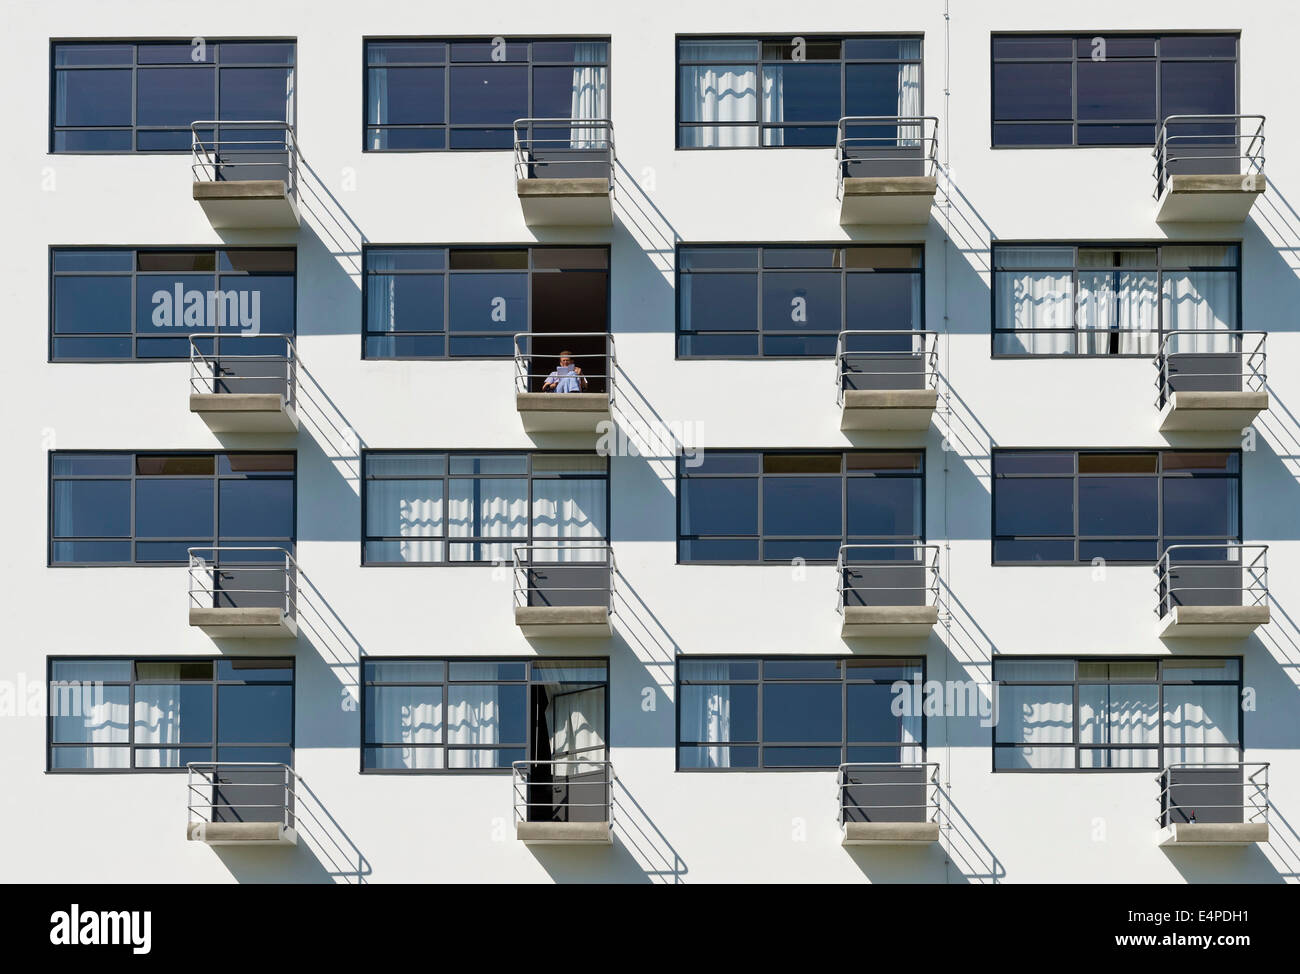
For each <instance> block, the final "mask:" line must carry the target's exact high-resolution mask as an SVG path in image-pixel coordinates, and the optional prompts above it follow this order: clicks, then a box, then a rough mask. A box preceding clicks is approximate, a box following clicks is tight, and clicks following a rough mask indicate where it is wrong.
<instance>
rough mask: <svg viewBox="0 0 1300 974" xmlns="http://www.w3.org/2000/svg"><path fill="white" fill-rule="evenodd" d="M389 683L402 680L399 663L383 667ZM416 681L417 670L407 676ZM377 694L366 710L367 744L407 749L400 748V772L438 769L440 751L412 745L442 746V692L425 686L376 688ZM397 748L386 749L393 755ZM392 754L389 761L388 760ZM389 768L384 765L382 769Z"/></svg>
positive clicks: (373, 695)
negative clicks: (407, 769) (392, 680)
mask: <svg viewBox="0 0 1300 974" xmlns="http://www.w3.org/2000/svg"><path fill="white" fill-rule="evenodd" d="M385 666H386V668H387V673H388V674H390V675H389V676H388V677H387V678H388V679H394V680H396V679H401V678H402V677H401V676H400V674H398V673H397V671H399V670H401V669H402V668H403V664H401V663H387V664H385ZM410 675H411V677H412V678H417V679H418V678H419V675H420V674H419V668H418V667H417V668H416V669H415V672H413V673H411V674H410ZM375 689H376V690H377V691H378V692H375V693H373V694H372V695H371V697H370V699H369V700H368V701H367V706H366V724H367V727H366V737H367V739H368V740H370V741H375V742H377V743H378V742H382V743H386V744H395V743H399V742H400V743H401V744H405V745H410V746H408V747H403V748H401V751H400V753H401V758H400V764H398V765H397V766H398V767H403V768H413V769H415V768H419V769H429V768H441V767H442V766H443V761H442V748H441V747H436V746H435V747H417V746H415V745H441V744H442V720H443V715H442V689H441V688H440V687H428V686H410V687H404V686H389V687H377V688H375ZM396 750H398V749H397V748H385V751H387V752H392V751H396ZM391 756H392V755H391V754H389V757H390V758H391ZM391 766H392V765H389V764H385V765H384V767H391Z"/></svg>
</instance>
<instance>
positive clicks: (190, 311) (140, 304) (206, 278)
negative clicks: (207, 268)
mask: <svg viewBox="0 0 1300 974" xmlns="http://www.w3.org/2000/svg"><path fill="white" fill-rule="evenodd" d="M178 288H179V290H178ZM213 290H215V288H214V284H213V277H212V275H211V274H147V275H141V276H140V277H137V278H136V286H135V291H136V295H135V328H136V331H137V332H140V333H141V334H152V335H157V336H159V337H172V336H173V335H174V336H176V337H178V338H183V336H185V335H187V334H189V333H190V332H194V331H201V330H207V329H208V328H211V327H213V325H212V322H213V320H214V316H211V315H209V301H208V295H209V294H210V293H211V292H212V291H213ZM250 309H251V305H250ZM211 310H213V311H216V310H217V303H216V302H215V301H213V302H212V308H211Z"/></svg>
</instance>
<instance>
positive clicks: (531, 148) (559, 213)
mask: <svg viewBox="0 0 1300 974" xmlns="http://www.w3.org/2000/svg"><path fill="white" fill-rule="evenodd" d="M514 131H515V190H516V192H518V194H519V202H520V204H521V205H522V206H523V210H524V223H526V224H528V226H530V227H608V226H613V223H614V211H613V208H612V202H611V201H612V200H613V197H614V164H615V156H614V124H613V123H612V122H611V121H610V120H609V119H607V118H594V119H572V118H521V119H518V120H517V121H516V122H515V126H514Z"/></svg>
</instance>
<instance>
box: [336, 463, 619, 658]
mask: <svg viewBox="0 0 1300 974" xmlns="http://www.w3.org/2000/svg"><path fill="white" fill-rule="evenodd" d="M427 454H437V455H441V456H443V457H444V458H446V461H447V462H446V465H445V467H444V473H443V474H442V476H441V477H379V478H375V479H377V480H441V481H442V482H443V484H444V485H445V484H446V483H447V482H448V481H450V480H474V479H479V478H480V477H485V478H486V479H490V480H507V479H508V480H525V481H527V484H528V487H527V490H528V534H527V536H525V537H522V538H508V537H507V538H477V537H466V538H453V537H451V536H450V535H448V534H445V533H444V534H441V535H427V536H426V535H411V536H410V537H409V539H410V540H415V541H441V542H442V543H443V544H444V549H443V550H444V553H446V552H447V550H448V548H449V547H450V545H451V544H455V543H461V544H485V543H508V544H510V546H511V547H512V548H513V547H522V546H525V545H531V544H533V543H534V540H535V539H534V537H533V484H534V482H535V481H537V480H563V479H566V477H565V476H537V475H536V474H535V472H534V470H533V458H534V457H536V456H584V457H585V456H594V457H600V456H601V455H600V454H598V453H596V452H595V451H594V450H592V451H590V452H588V451H584V450H555V449H552V450H505V449H491V450H467V449H462V448H457V449H454V450H444V449H428V450H419V449H407V448H404V447H403V448H389V447H386V448H383V449H369V448H367V449H363V450H362V451H361V531H360V539H361V546H360V552H361V553H360V561H359V563H358V564H359V566H360V567H361V568H492V567H493V566H494V564H495V562H493V561H490V560H486V559H484V560H480V561H449V560H448V559H446V558H444V559H443V560H442V561H367V560H366V545H367V543H368V542H371V541H400V540H405V539H402V538H400V537H399V538H392V537H386V536H373V535H370V534H368V533H367V531H366V513H367V509H366V502H367V500H368V493H369V488H368V483H369V481H370V479H371V478H370V477H369V476H368V475H367V471H366V466H367V460H368V459H369V458H370V457H372V456H409V455H427ZM457 456H462V457H464V456H493V457H517V456H523V457H526V458H527V460H528V469H527V470H526V471H525V472H524V473H522V474H484V475H480V474H452V472H451V458H453V457H457ZM602 459H604V461H605V476H604V481H605V534H606V537H605V538H603V539H601V540H603V541H604V543H605V544H608V543H609V540H610V537H612V536H613V534H614V528H613V511H612V509H611V506H610V498H611V491H610V481H611V479H612V478H611V477H610V467H609V460H610V458H609V457H608V456H606V457H603V458H602ZM567 479H582V480H597V479H600V478H599V477H596V476H591V477H580V478H578V477H572V476H569V477H568V478H567ZM449 497H450V492H449V491H446V490H444V492H443V498H444V505H445V504H446V501H447V499H448V498H449ZM447 523H448V518H447V516H446V514H445V513H444V515H443V527H444V531H445V530H446V526H447ZM543 540H550V539H543ZM592 540H593V541H594V540H596V539H592ZM414 658H415V659H419V658H420V657H414ZM430 658H431V659H439V658H441V657H430ZM584 658H585V657H584Z"/></svg>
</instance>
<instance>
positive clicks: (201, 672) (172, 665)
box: [135, 660, 212, 683]
mask: <svg viewBox="0 0 1300 974" xmlns="http://www.w3.org/2000/svg"><path fill="white" fill-rule="evenodd" d="M135 678H136V679H137V680H142V681H147V680H161V681H163V682H166V683H177V682H180V681H182V680H207V681H209V682H211V680H212V661H211V660H162V661H157V660H137V661H136V664H135Z"/></svg>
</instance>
